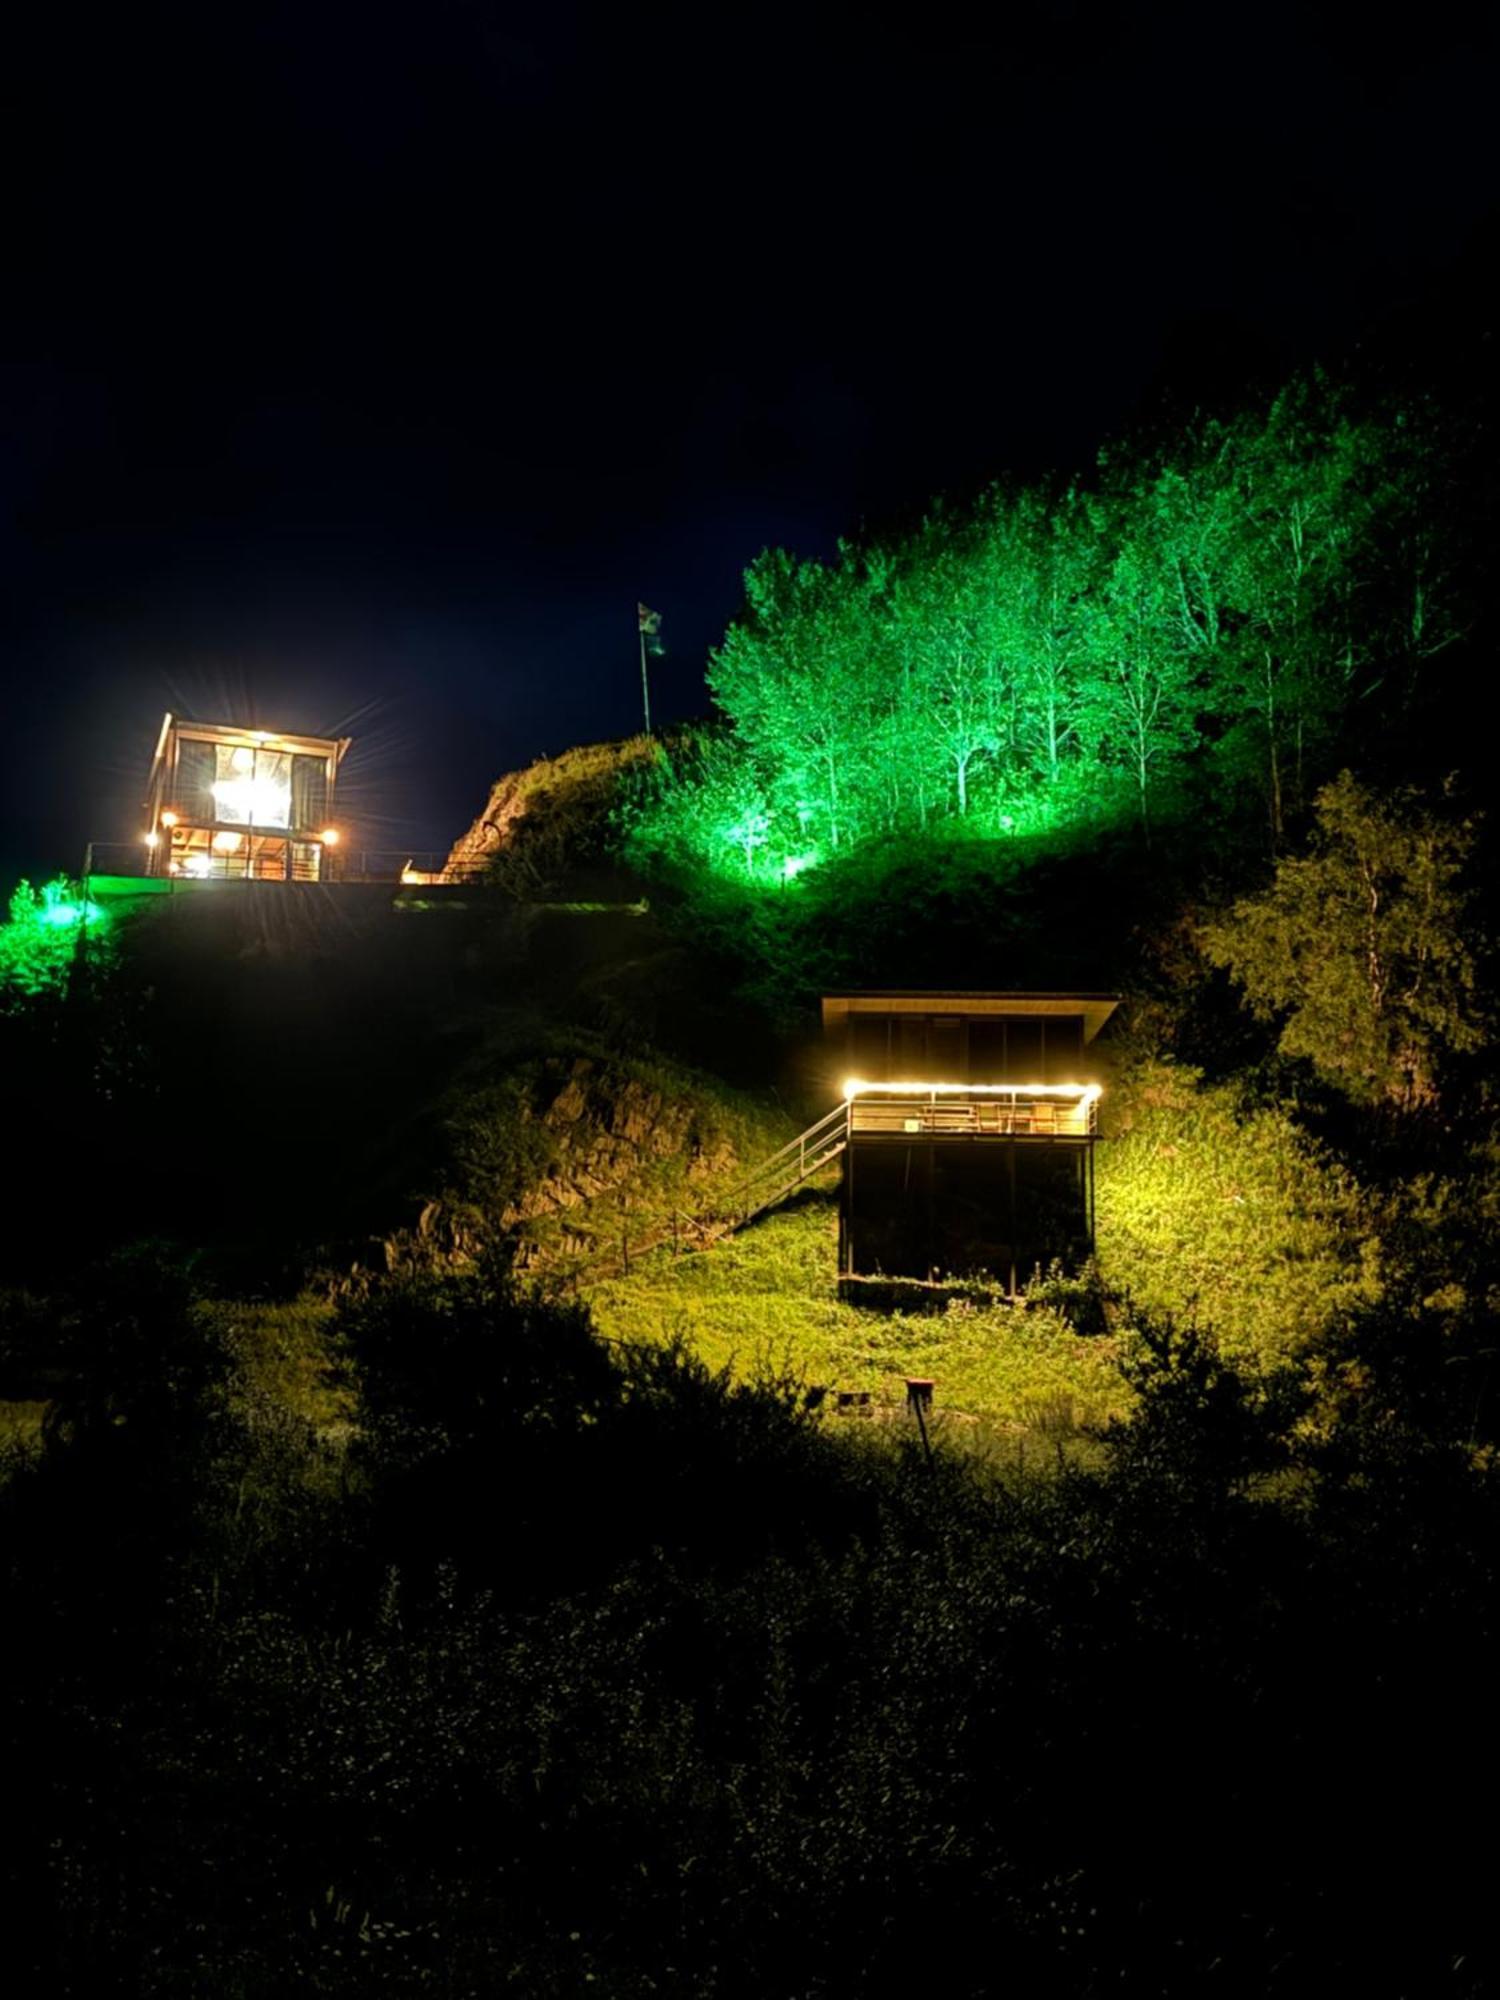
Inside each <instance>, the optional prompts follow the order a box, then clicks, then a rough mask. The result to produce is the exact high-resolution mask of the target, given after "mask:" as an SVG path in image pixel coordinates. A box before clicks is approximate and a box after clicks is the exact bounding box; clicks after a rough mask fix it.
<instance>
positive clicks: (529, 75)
mask: <svg viewBox="0 0 1500 2000" xmlns="http://www.w3.org/2000/svg"><path fill="white" fill-rule="evenodd" d="M33 11H34V12H35V14H36V15H37V16H38V17H39V18H38V19H36V20H34V21H33V22H32V23H31V25H30V26H29V27H28V28H27V29H26V30H25V31H24V33H22V34H21V36H20V37H19V39H16V38H15V31H14V30H13V29H12V30H11V31H10V33H11V35H12V40H11V42H10V45H9V47H8V48H7V50H6V60H5V65H4V68H5V72H6V75H7V95H8V96H9V98H10V103H9V104H8V106H7V108H6V112H5V117H4V119H3V121H0V124H3V130H4V134H5V138H4V144H5V147H6V150H7V153H8V154H9V156H10V157H9V158H8V159H7V161H6V163H5V188H6V197H5V208H6V216H7V225H8V226H7V228H6V232H5V244H4V257H5V266H6V273H7V279H8V282H7V284H6V288H5V291H6V303H5V306H4V312H3V319H0V327H3V331H0V425H3V461H0V586H3V612H0V616H3V644H4V656H5V667H6V677H7V683H8V703H7V727H6V731H5V742H6V749H7V758H8V772H7V780H6V785H5V789H4V794H3V806H0V865H3V868H4V870H5V881H4V883H3V884H0V886H4V887H8V884H9V880H10V879H11V878H12V877H13V876H14V874H15V873H16V872H17V871H19V870H21V869H26V870H28V871H36V870H48V871H50V870H51V869H54V868H56V867H59V866H75V867H76V865H77V862H78V858H79V855H80V854H81V850H82V846H83V843H84V841H85V840H86V839H88V838H90V837H93V838H95V839H97V840H99V841H106V840H111V839H115V840H125V839H129V838H131V837H132V836H133V835H135V834H136V832H137V831H138V826H139V812H138V806H139V801H140V798H141V795H142V790H143V781H144V775H145V769H146V765H147V762H148V759H149V756H150V751H151V748H152V745H153V742H154V737H155V731H156V729H157V726H158V725H159V722H160V718H161V712H162V710H163V709H164V708H166V707H169V706H170V707H173V708H176V709H178V710H180V711H182V712H185V713H188V714H196V715H199V716H202V717H204V718H206V719H209V720H226V719H227V720H240V721H246V722H257V723H260V724H262V725H270V726H275V727H282V728H293V729H307V730H315V731H320V732H321V731H325V730H328V731H333V730H338V731H349V732H351V733H353V734H354V735H355V736H356V738H357V739H358V740H357V744H356V750H355V752H354V754H353V757H352V759H351V764H350V766H349V777H350V781H351V783H350V795H349V803H351V804H353V805H354V806H356V807H357V809H358V812H359V813H360V815H361V816H362V818H363V819H364V822H365V827H364V831H365V834H366V837H367V838H369V839H370V840H371V841H372V844H377V845H382V846H385V845H389V846H392V847H396V846H401V847H403V848H410V849H413V850H415V849H422V848H435V847H440V846H446V845H447V843H448V841H449V840H450V839H451V838H452V837H453V835H454V834H456V833H457V832H458V831H460V830H461V828H462V827H464V826H465V825H466V824H467V823H468V822H469V820H470V819H471V818H472V817H473V815H474V813H475V811H476V810H477V808H478V805H479V804H480V802H481V800H482V798H483V795H484V792H485V788H486V786H487V784H488V783H489V781H490V780H491V779H492V778H493V777H494V776H496V775H498V774H499V773H500V772H501V771H503V770H505V769H508V768H512V767H514V766H516V765H518V764H523V763H525V762H527V761H529V760H530V759H531V758H532V757H534V756H536V755H537V754H539V753H542V752H549V751H556V750H559V749H562V748H564V747H565V746H567V745H569V744H571V743H575V742H581V741H589V740H594V739H598V738H601V737H608V736H613V735H620V734H623V733H625V732H627V731H629V730H630V729H631V728H633V727H634V726H636V725H637V722H638V717H639V706H638V701H639V689H638V670H637V658H636V651H635V631H634V607H635V604H636V600H637V598H643V599H644V600H645V601H646V602H647V603H648V604H650V605H652V606H654V607H655V608H657V609H658V610H660V611H661V612H662V613H663V614H664V617H665V627H664V636H665V637H666V638H667V640H668V642H669V648H670V650H669V654H668V657H667V658H666V659H665V660H664V661H662V662H661V663H659V666H658V669H657V688H658V710H659V713H660V714H661V716H662V717H663V718H664V719H672V718H676V717H681V716H686V715H691V714H693V713H695V712H699V711H700V710H701V709H702V708H703V706H704V702H705V697H704V692H703V687H702V668H703V662H704V656H705V653H706V651H707V648H708V647H709V646H710V645H712V643H713V642H714V641H715V639H716V638H717V637H718V635H719V634H720V633H721V632H722V629H723V626H724V623H725V621H726V619H727V618H729V617H730V616H732V615H733V613H734V611H735V608H736V605H737V601H738V595H739V573H740V570H741V569H742V568H743V566H744V564H745V563H746V562H747V561H749V560H750V559H751V558H752V557H753V556H754V555H755V554H756V553H757V551H758V550H759V549H760V548H761V547H763V546H764V545H765V544H767V543H773V542H786V543H790V544H792V545H794V546H796V547H798V548H800V549H802V550H804V551H806V552H808V553H813V554H822V553H826V552H827V551H828V550H829V549H830V548H831V546H832V544H833V541H834V539H835V537H836V536H838V535H839V534H842V533H849V532H855V531H857V530H858V529H859V527H860V525H861V524H862V523H865V524H870V525H875V524H878V523H880V522H882V521H886V520H889V519H890V518H891V517H893V516H895V515H898V514H900V513H902V512H903V511H905V510H909V509H910V508H911V507H912V506H913V505H914V504H917V503H920V501H921V500H922V499H923V498H924V496H926V495H928V494H930V493H933V492H935V491H938V490H941V489H953V488H958V489H962V488H966V487H970V486H972V485H974V484H975V483H977V482H980V481H982V480H984V479H987V478H989V477H992V476H995V475H997V474H1000V473H1002V472H1004V471H1006V470H1013V471H1016V472H1019V473H1023V474H1024V473H1029V472H1034V471H1037V470H1040V469H1043V468H1045V467H1047V466H1053V465H1055V466H1059V467H1063V468H1071V467H1075V466H1077V467H1082V466H1085V465H1086V464H1087V463H1088V462H1089V461H1090V460H1091V459H1092V457H1093V454H1094V451H1095V449H1096V447H1097V445H1098V444H1099V443H1100V442H1101V441H1102V440H1103V439H1105V438H1106V437H1108V436H1109V435H1110V434H1111V433H1115V432H1118V431H1119V430H1121V429H1122V428H1123V427H1126V426H1129V425H1131V424H1134V423H1137V422H1140V421H1142V420H1143V418H1144V417H1145V416H1147V415H1149V413H1150V412H1151V411H1152V410H1153V409H1155V408H1158V407H1159V405H1160V399H1161V397H1162V396H1163V394H1166V393H1169V394H1171V395H1173V396H1175V397H1176V398H1177V399H1178V400H1179V401H1181V400H1183V399H1187V400H1189V401H1191V400H1192V399H1193V398H1194V397H1197V396H1205V397H1209V398H1212V397H1214V396H1216V395H1219V394H1221V393H1224V392H1225V391H1227V390H1232V389H1233V388H1234V387H1235V386H1236V385H1237V384H1239V383H1240V382H1241V381H1244V380H1249V379H1254V378H1262V379H1268V380H1269V379H1274V378H1275V376H1276V375H1277V374H1278V373H1280V372H1282V371H1284V370H1285V369H1286V368H1287V367H1289V366H1291V365H1294V364H1295V363H1297V362H1299V361H1303V360H1307V359H1311V358H1323V357H1328V356H1331V355H1335V354H1337V353H1339V352H1341V351H1342V350H1343V349H1344V348H1346V347H1347V346H1348V345H1349V343H1351V342H1352V341H1354V340H1355V339H1357V338H1359V337H1360V336H1361V335H1362V334H1363V333H1364V332H1365V331H1366V330H1367V329H1369V328H1370V327H1371V326H1375V325H1378V324H1379V323H1380V322H1381V321H1382V319H1384V318H1386V317H1388V316H1389V315H1390V314H1391V313H1392V312H1394V311H1400V310H1402V309H1403V308H1404V307H1406V306H1408V305H1409V302H1410V301H1411V300H1413V299H1415V298H1420V297H1422V296H1423V295H1424V294H1425V293H1428V292H1430V291H1431V289H1432V287H1433V286H1434V285H1438V286H1440V285H1441V283H1442V282H1443V274H1444V273H1445V272H1447V271H1450V270H1452V269H1453V268H1456V267H1458V266H1459V265H1461V264H1462V263H1463V261H1464V260H1465V259H1468V260H1470V262H1472V259H1473V258H1474V256H1475V249H1474V245H1475V243H1476V241H1478V240H1482V234H1481V232H1482V231H1483V229H1484V228H1485V223H1486V217H1487V215H1488V214H1489V212H1490V210H1491V206H1492V203H1493V200H1494V196H1495V157H1496V147H1495V143H1494V132H1495V112H1494V106H1495V101H1496V98H1495V91H1496V81H1497V77H1496V64H1495V60H1494V47H1493V31H1490V32H1489V33H1488V34H1486V35H1485V36H1484V37H1483V38H1482V39H1481V31H1480V29H1479V28H1478V27H1477V26H1476V25H1474V22H1476V21H1477V20H1478V19H1479V17H1480V15H1481V12H1482V11H1485V10H1479V9H1472V10H1471V9H1468V8H1464V9H1458V8H1452V9H1447V8H1444V7H1442V6H1424V7H1422V8H1421V9H1420V10H1402V11H1403V14H1404V17H1405V18H1404V21H1403V22H1402V24H1401V25H1400V26H1399V27H1389V26H1385V25H1382V24H1381V23H1380V21H1379V20H1378V18H1377V16H1376V14H1375V12H1374V11H1373V10H1370V11H1368V12H1365V13H1363V14H1355V13H1353V12H1351V13H1350V14H1349V15H1348V16H1345V15H1343V14H1338V15H1335V14H1334V13H1332V12H1324V11H1322V10H1319V9H1316V8H1310V7H1305V6H1256V7H1253V8H1251V7H1238V8H1232V9H1220V8H1210V7H1205V6H1203V5H1202V4H1201V0H1199V4H1196V5H1193V6H1189V7H1184V8H1182V9H1180V10H1178V9H1171V8H1130V7H1121V6H1110V7H1100V8H1097V9H1096V8H1092V7H1084V6H1065V5H1055V6H1045V7H1040V6H1039V7H1035V8H1031V9H1028V10H1025V11H1024V13H1022V12H1019V11H1016V12H1013V11H1012V10H1010V9H1008V8H1004V7H1001V8H992V9H989V10H983V11H982V13H980V14H979V18H981V19H982V20H983V22H984V23H985V25H983V26H982V27H979V28H976V27H975V26H974V25H973V23H972V21H971V18H970V10H968V9H963V8H958V7H954V8H944V7H942V6H938V7H932V6H923V7H908V8H903V9H899V10H896V11H894V12H893V14H892V15H891V17H890V23H889V24H887V25H882V24H881V22H880V20H879V19H878V18H876V17H872V16H871V15H870V14H868V13H867V12H865V11H864V10H857V9H853V8H850V9H847V10H843V9H840V10H831V9H824V8H818V7H815V6H804V7H801V8H798V9H796V10H785V11H783V10H780V9H777V8H774V7H768V8H759V9H756V10H753V11H752V10H730V9H724V8H715V7H694V8H677V7H657V8H651V9H647V10H644V11H638V10H635V9H630V8H625V7H615V8H611V9H607V10H601V11H598V12H595V11H594V10H591V9H582V8H576V7H569V6H564V5H554V6H550V7H547V8H521V7H507V6H500V5H490V4H484V0H470V4H454V0H423V4H420V5H418V4H407V5H405V6H402V7H399V8H397V7H390V6H385V7H381V6H371V5H369V4H360V5H349V6H344V5H334V4H329V0H321V3H320V0H301V3H300V4H296V5H287V4H284V0H258V4H255V5H253V6H248V7H242V6H240V5H238V4H236V3H235V0H229V4H227V5H226V4H218V0H215V4H202V0H199V4H195V5H194V6H192V7H191V8H184V9H181V10H173V9H167V8H160V7H150V6H148V7H146V8H144V9H135V8H128V7H113V8H110V9H108V10H105V9H103V8H97V9H80V8H76V7H69V6H67V5H63V4H58V5H50V6H46V7H37V8H36V9H34V10H33ZM1353 24H1357V25H1353Z"/></svg>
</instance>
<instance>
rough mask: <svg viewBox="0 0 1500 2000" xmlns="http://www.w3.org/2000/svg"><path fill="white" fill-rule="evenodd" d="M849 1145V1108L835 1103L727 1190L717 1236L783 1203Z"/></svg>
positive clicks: (739, 1226)
mask: <svg viewBox="0 0 1500 2000" xmlns="http://www.w3.org/2000/svg"><path fill="white" fill-rule="evenodd" d="M848 1143H849V1106H848V1104H847V1103H844V1104H836V1105H835V1106H834V1107H833V1109H832V1111H830V1112H829V1113H828V1115H827V1116H826V1117H825V1118H820V1119H819V1120H818V1122H817V1124H816V1125H809V1126H808V1128H807V1130H806V1131H805V1132H799V1133H798V1135H797V1137H796V1138H795V1139H792V1140H789V1141H788V1142H787V1144H786V1145H784V1146H783V1147H782V1148H781V1151H780V1152H779V1153H772V1155H771V1157H770V1158H769V1159H768V1160H762V1161H761V1163H760V1165H759V1166H758V1167H756V1168H755V1169H754V1170H753V1171H752V1172H750V1173H748V1174H746V1176H745V1178H744V1179H743V1180H742V1181H740V1182H739V1184H738V1185H737V1186H735V1187H733V1188H731V1189H730V1191H729V1193H728V1195H727V1196H726V1198H725V1201H724V1204H723V1210H724V1212H723V1215H722V1216H721V1218H720V1225H721V1226H720V1227H719V1229H718V1231H717V1234H718V1235H719V1236H728V1235H729V1234H730V1233H731V1232H732V1231H734V1230H736V1229H743V1228H744V1226H745V1224H746V1223H747V1222H749V1221H751V1220H752V1219H753V1218H754V1217H755V1216H757V1215H761V1214H763V1213H764V1212H765V1210H766V1209H768V1208H774V1207H775V1205H776V1203H777V1202H778V1201H784V1200H785V1199H786V1197H787V1196H788V1195H789V1194H791V1192H792V1191H793V1189H794V1188H799V1187H801V1185H802V1183H803V1182H804V1181H805V1180H807V1179H809V1178H810V1177H811V1176H812V1175H813V1174H815V1173H817V1172H818V1170H819V1168H820V1167H826V1166H828V1165H830V1164H831V1163H832V1162H833V1161H834V1160H836V1159H837V1158H838V1156H839V1154H840V1153H842V1152H843V1150H844V1148H845V1146H847V1145H848Z"/></svg>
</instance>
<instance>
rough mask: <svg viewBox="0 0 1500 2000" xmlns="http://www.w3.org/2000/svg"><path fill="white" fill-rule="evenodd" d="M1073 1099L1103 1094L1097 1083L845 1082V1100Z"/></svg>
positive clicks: (853, 1078)
mask: <svg viewBox="0 0 1500 2000" xmlns="http://www.w3.org/2000/svg"><path fill="white" fill-rule="evenodd" d="M943 1093H947V1094H949V1095H951V1096H956V1097H1076V1098H1078V1099H1079V1100H1080V1101H1081V1102H1086V1101H1087V1100H1088V1099H1089V1098H1091V1097H1099V1096H1101V1095H1102V1094H1103V1092H1102V1086H1101V1085H1099V1084H1097V1083H867V1082H866V1081H865V1079H864V1078H863V1077H862V1076H850V1077H846V1078H845V1079H844V1095H845V1097H864V1096H866V1095H869V1096H875V1097H879V1096H885V1097H929V1096H932V1097H936V1096H939V1095H941V1094H943Z"/></svg>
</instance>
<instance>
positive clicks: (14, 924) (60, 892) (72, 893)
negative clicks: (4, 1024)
mask: <svg viewBox="0 0 1500 2000" xmlns="http://www.w3.org/2000/svg"><path fill="white" fill-rule="evenodd" d="M107 925H108V920H107V918H106V917H105V915H104V912H103V911H102V910H101V909H100V908H99V906H98V905H97V904H96V903H93V902H90V901H88V900H87V899H86V898H85V896H84V894H83V891H82V889H81V888H79V886H78V885H77V884H76V883H73V882H69V881H68V880H67V879H66V878H65V877H64V876H61V875H58V876H55V877H54V878H53V880H52V881H50V882H48V883H46V884H44V885H43V887H42V888H40V889H33V888H32V887H31V884H30V883H29V882H20V883H18V884H17V885H16V888H15V890H14V892H13V893H12V895H11V899H10V914H9V917H8V919H7V920H6V922H5V923H4V924H0V1009H6V1008H14V1007H15V1006H17V1005H18V1004H21V1003H22V1002H24V1001H25V1000H27V999H30V998H34V997H35V996H37V995H38V994H46V993H60V992H61V991H62V990H63V988H64V987H65V986H66V985H67V982H68V978H69V975H70V973H71V972H72V970H73V968H74V966H75V965H76V963H77V961H78V956H79V952H80V949H81V948H82V946H83V941H84V939H85V937H86V938H87V939H88V940H89V941H90V942H89V946H88V948H89V949H92V950H95V951H98V950H101V949H103V948H104V946H105V934H106V931H107ZM96 939H97V943H95V942H93V941H94V940H96Z"/></svg>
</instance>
